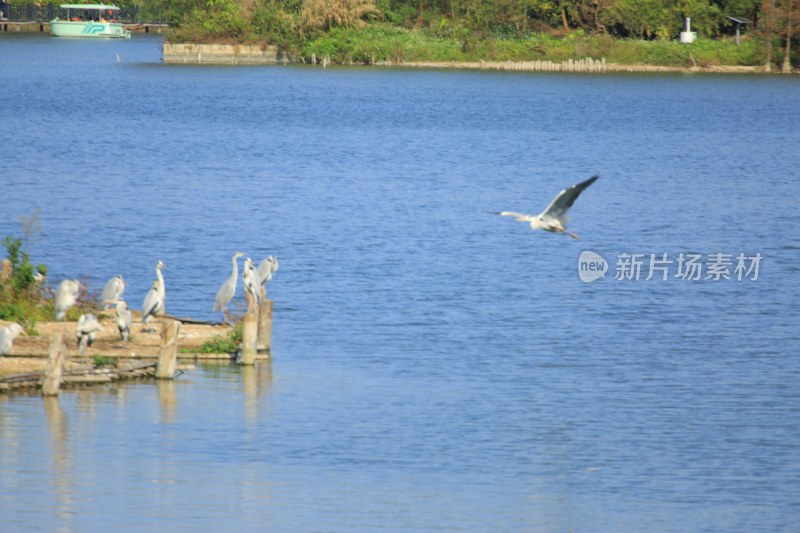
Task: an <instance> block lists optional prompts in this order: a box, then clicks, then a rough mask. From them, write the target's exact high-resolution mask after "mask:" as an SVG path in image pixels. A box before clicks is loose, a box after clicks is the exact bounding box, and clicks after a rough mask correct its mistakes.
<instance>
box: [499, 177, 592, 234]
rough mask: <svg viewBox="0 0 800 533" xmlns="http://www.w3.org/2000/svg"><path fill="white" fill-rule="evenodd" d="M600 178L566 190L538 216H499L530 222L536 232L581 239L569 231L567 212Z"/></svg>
mask: <svg viewBox="0 0 800 533" xmlns="http://www.w3.org/2000/svg"><path fill="white" fill-rule="evenodd" d="M598 177H599V176H592V177H591V178H589V179H588V180H586V181H583V182H581V183H578V184H577V185H573V186H572V187H569V188H567V189H564V190H563V191H561V192H560V193H558V196H556V197H555V199H554V200H553V201H552V202H550V205H548V206H547V209H545V210H544V211H542V212H541V213H539V214H538V215H525V214H522V213H515V212H513V211H503V212H502V213H497V214H498V215H501V216H506V217H515V219H516V220H518V221H520V222H529V223H530V225H531V229H534V230H537V229H543V230H545V231H550V232H553V233H565V234H567V235H569V236H570V237H572V238H573V239H579V238H580V237H578V236H577V235H575V234H574V233H570V232H569V231H567V224H568V223H569V217H568V216H567V211H569V208H570V207H572V204H574V203H575V200H577V198H578V196H580V194H581V193H582V192H583V190H584V189H585V188H586V187H588V186H589V185H591V184H592V183H594V182H595V181H597V178H598Z"/></svg>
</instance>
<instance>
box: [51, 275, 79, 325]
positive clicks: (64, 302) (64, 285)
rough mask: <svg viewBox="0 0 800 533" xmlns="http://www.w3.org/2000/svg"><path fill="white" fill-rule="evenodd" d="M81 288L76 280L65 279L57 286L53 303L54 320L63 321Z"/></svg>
mask: <svg viewBox="0 0 800 533" xmlns="http://www.w3.org/2000/svg"><path fill="white" fill-rule="evenodd" d="M81 287H83V286H82V285H81V284H80V282H79V281H78V280H77V279H65V280H64V281H62V282H61V283H59V284H58V289H57V290H56V301H55V308H56V320H64V317H66V316H67V310H68V309H69V308H70V307H72V306H73V305H75V302H76V301H77V300H78V293H79V292H80V290H81Z"/></svg>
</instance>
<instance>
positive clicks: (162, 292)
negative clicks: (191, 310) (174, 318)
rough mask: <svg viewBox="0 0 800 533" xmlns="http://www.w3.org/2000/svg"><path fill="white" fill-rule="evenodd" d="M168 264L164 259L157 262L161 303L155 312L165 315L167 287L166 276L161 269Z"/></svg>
mask: <svg viewBox="0 0 800 533" xmlns="http://www.w3.org/2000/svg"><path fill="white" fill-rule="evenodd" d="M166 266H167V265H165V264H164V262H163V261H159V262H157V263H156V279H157V280H158V297H159V299H160V300H161V305H160V306H159V307H158V309H156V311H155V314H157V315H163V314H164V307H165V306H166V304H167V287H166V285H164V276H163V275H162V274H161V269H163V268H165V267H166Z"/></svg>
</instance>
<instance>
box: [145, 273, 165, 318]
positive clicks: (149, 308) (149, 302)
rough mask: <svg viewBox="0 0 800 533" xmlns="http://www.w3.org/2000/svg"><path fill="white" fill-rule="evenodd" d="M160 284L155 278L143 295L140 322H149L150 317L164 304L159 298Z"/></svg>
mask: <svg viewBox="0 0 800 533" xmlns="http://www.w3.org/2000/svg"><path fill="white" fill-rule="evenodd" d="M160 285H161V284H160V283H159V282H158V280H155V281H154V282H153V285H152V286H151V287H150V290H149V291H147V294H146V295H145V297H144V303H143V304H142V322H143V323H145V324H147V323H148V322H150V318H151V317H152V316H153V315H155V314H156V312H157V311H158V310H159V309H161V308H162V307H163V305H164V304H163V302H162V300H161V289H160V287H159V286H160Z"/></svg>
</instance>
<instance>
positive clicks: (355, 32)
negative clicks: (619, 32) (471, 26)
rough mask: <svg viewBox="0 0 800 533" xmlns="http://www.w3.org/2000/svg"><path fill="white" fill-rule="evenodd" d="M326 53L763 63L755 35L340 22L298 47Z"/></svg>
mask: <svg viewBox="0 0 800 533" xmlns="http://www.w3.org/2000/svg"><path fill="white" fill-rule="evenodd" d="M312 55H314V56H316V57H318V58H322V57H328V58H330V60H331V61H332V62H334V63H363V64H370V63H376V62H381V61H391V62H402V61H408V62H412V61H413V62H425V61H432V62H442V61H456V62H462V61H481V60H484V61H536V60H543V61H554V62H561V61H566V60H568V59H582V58H586V57H591V58H594V59H601V58H605V59H606V61H607V62H609V63H618V64H649V65H660V66H672V67H691V66H717V65H730V66H740V65H761V64H763V62H764V53H763V50H762V47H761V46H759V44H758V43H757V42H756V41H754V40H750V39H748V40H744V41H742V43H741V45H740V46H736V42H735V41H733V40H730V39H725V40H711V39H698V40H697V41H695V42H694V43H692V44H689V45H686V44H681V43H678V42H675V41H643V40H639V39H617V38H613V37H609V36H607V35H593V36H585V35H582V34H580V33H579V32H574V33H570V34H569V35H567V36H566V37H564V38H557V37H554V36H550V35H547V34H533V35H530V36H529V37H527V38H524V39H522V38H514V39H503V38H488V39H481V40H477V39H475V40H472V41H469V40H459V39H448V38H441V37H434V36H432V35H430V34H428V33H426V32H422V31H411V30H404V29H400V28H393V27H388V26H379V25H371V26H369V27H366V28H360V29H356V28H338V29H334V30H332V31H330V32H328V33H326V34H325V35H323V36H321V37H318V38H316V39H313V40H311V41H309V42H308V43H307V44H305V45H304V46H303V48H302V50H301V52H300V56H302V57H303V58H310V57H311V56H312Z"/></svg>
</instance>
